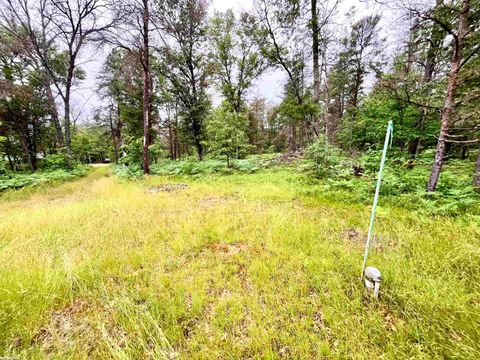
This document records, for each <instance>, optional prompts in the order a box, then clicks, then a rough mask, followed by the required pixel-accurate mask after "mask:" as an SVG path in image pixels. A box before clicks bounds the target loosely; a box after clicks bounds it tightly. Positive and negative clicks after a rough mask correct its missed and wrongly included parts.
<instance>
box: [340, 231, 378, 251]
mask: <svg viewBox="0 0 480 360" xmlns="http://www.w3.org/2000/svg"><path fill="white" fill-rule="evenodd" d="M367 235H368V234H367V233H366V232H364V231H361V230H359V229H357V228H354V227H352V228H348V229H347V230H345V231H344V232H343V233H342V237H343V238H344V239H346V240H348V242H349V243H350V244H352V245H354V246H356V247H364V246H365V242H366V241H367ZM372 246H373V247H374V248H381V244H380V242H379V241H378V237H377V235H373V240H372Z"/></svg>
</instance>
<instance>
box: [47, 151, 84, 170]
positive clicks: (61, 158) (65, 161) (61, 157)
mask: <svg viewBox="0 0 480 360" xmlns="http://www.w3.org/2000/svg"><path fill="white" fill-rule="evenodd" d="M75 165H76V164H75V162H74V160H73V159H72V158H71V157H70V156H69V155H67V154H51V155H48V156H46V157H45V158H44V159H43V160H42V162H41V167H42V169H45V170H65V169H71V168H73V167H74V166H75Z"/></svg>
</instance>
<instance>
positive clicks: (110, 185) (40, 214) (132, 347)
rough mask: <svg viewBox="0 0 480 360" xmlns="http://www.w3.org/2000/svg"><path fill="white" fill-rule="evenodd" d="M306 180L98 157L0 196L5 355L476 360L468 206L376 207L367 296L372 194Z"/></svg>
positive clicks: (291, 174)
mask: <svg viewBox="0 0 480 360" xmlns="http://www.w3.org/2000/svg"><path fill="white" fill-rule="evenodd" d="M183 184H185V185H186V186H185V185H183ZM316 186H317V185H315V184H314V183H312V182H311V181H309V180H308V179H307V178H306V176H305V175H302V174H300V173H297V172H295V171H293V170H289V169H281V168H277V169H271V170H266V171H260V172H258V173H255V174H234V175H229V176H222V175H211V176H206V177H203V178H194V177H172V176H152V177H149V178H148V179H146V180H140V181H126V180H120V179H118V178H116V177H114V176H111V175H110V170H109V169H108V168H106V167H100V168H95V169H94V170H92V171H91V173H90V174H89V175H88V176H86V177H84V178H81V179H78V180H75V181H72V182H68V183H64V184H60V185H56V186H44V187H42V188H37V189H36V190H35V191H32V190H29V192H28V193H24V192H22V190H20V191H18V192H15V193H9V194H6V195H4V196H2V197H0V216H1V217H0V356H9V357H16V358H28V359H35V358H51V359H65V358H75V359H82V358H85V359H86V358H89V359H91V358H105V359H111V358H115V359H145V358H155V359H161V358H165V359H240V358H264V359H283V358H291V359H319V358H325V359H345V358H356V359H357V358H358V359H366V358H369V359H376V358H385V359H403V358H416V359H436V358H437V359H444V358H462V359H477V358H478V357H479V355H480V325H479V324H480V287H479V286H480V221H479V217H478V216H475V215H465V216H460V217H456V218H448V217H439V218H432V217H427V216H426V215H420V214H418V213H415V212H412V211H407V210H404V209H403V210H402V209H396V208H391V207H381V208H380V209H379V214H378V222H377V226H376V233H377V234H378V237H377V238H376V239H375V243H374V245H375V246H374V248H373V249H372V252H371V258H370V259H371V261H370V263H371V264H373V265H376V266H377V267H379V268H380V269H381V270H382V272H383V275H384V283H383V284H382V288H381V296H380V299H379V300H378V301H376V302H375V301H373V300H372V299H371V298H370V297H369V296H368V294H367V293H366V292H365V291H364V289H363V287H362V284H361V283H360V281H359V277H360V270H361V262H362V256H363V243H364V240H365V236H366V229H367V226H368V217H369V212H370V209H369V206H367V205H361V204H344V203H342V202H341V196H339V197H338V198H337V199H335V198H332V197H331V196H323V195H322V193H321V192H318V191H314V190H315V187H316ZM312 194H315V195H312ZM325 195H327V194H325Z"/></svg>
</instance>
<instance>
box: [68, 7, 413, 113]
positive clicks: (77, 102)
mask: <svg viewBox="0 0 480 360" xmlns="http://www.w3.org/2000/svg"><path fill="white" fill-rule="evenodd" d="M367 1H368V0H343V2H342V4H341V6H340V8H339V17H338V19H337V22H338V23H339V24H340V29H342V30H341V32H344V33H341V34H337V35H338V37H343V36H345V35H347V31H348V24H349V23H351V22H352V21H353V20H354V19H347V18H345V16H344V14H345V13H346V12H347V11H348V10H349V9H350V8H351V7H355V8H356V10H357V11H356V16H357V17H358V18H360V17H361V16H365V15H369V14H371V13H379V12H380V11H381V14H382V16H383V17H382V22H381V29H382V36H385V37H386V38H387V49H386V53H387V55H389V56H390V55H391V54H392V53H393V52H394V50H395V48H396V47H398V46H400V44H401V38H402V31H399V29H402V28H404V26H402V25H404V24H402V23H401V20H399V15H398V14H397V13H395V12H393V11H391V10H387V9H381V8H380V7H379V5H378V4H376V3H374V2H371V3H369V2H367ZM252 6H253V0H212V1H211V5H210V9H209V11H210V14H213V13H214V12H215V11H225V10H227V9H230V8H232V9H233V10H234V12H235V13H240V12H241V11H243V10H249V9H251V8H252ZM402 30H403V29H402ZM105 57H106V53H105V52H104V51H97V52H96V53H94V52H92V51H86V52H85V53H84V55H83V60H82V63H81V67H82V68H83V69H84V70H85V71H86V73H87V78H86V80H85V81H83V82H82V84H81V85H80V86H79V87H78V88H77V89H76V90H75V95H74V98H73V104H72V105H73V108H74V113H75V114H78V113H80V112H81V113H82V115H81V116H80V118H79V121H81V122H84V121H88V120H89V119H90V118H91V117H92V114H93V111H94V109H95V108H96V107H98V106H100V105H101V100H100V99H99V97H98V95H97V93H96V91H95V90H96V87H97V76H98V73H99V71H100V69H101V67H102V65H103V62H104V60H105ZM284 80H285V77H284V74H283V72H282V71H281V70H280V69H278V70H270V71H268V72H266V73H265V74H264V75H263V76H262V77H261V78H259V79H258V80H257V81H256V83H255V84H254V86H253V87H252V88H251V89H250V90H249V93H248V98H249V99H252V98H254V97H256V96H258V97H265V98H267V99H269V100H270V101H271V102H275V103H276V102H279V100H280V97H281V95H282V89H283V84H284ZM212 93H213V90H212ZM219 101H220V97H219V96H218V95H215V94H213V102H214V105H215V104H218V102H219Z"/></svg>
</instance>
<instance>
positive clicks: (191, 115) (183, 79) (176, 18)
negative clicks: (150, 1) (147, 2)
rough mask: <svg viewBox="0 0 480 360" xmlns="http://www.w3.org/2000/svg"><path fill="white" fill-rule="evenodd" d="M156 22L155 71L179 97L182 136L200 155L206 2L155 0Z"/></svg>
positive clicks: (206, 70)
mask: <svg viewBox="0 0 480 360" xmlns="http://www.w3.org/2000/svg"><path fill="white" fill-rule="evenodd" d="M158 11H159V14H161V16H159V17H158V20H157V26H158V28H159V30H160V31H159V37H160V39H161V42H162V44H161V46H159V47H158V48H156V50H157V51H158V53H159V55H160V66H159V71H160V72H161V73H162V75H163V76H165V78H166V79H167V81H168V83H169V85H170V87H171V89H172V91H174V93H175V95H176V96H177V97H178V100H179V115H180V117H181V120H182V125H183V129H184V133H185V137H186V138H187V139H189V140H190V141H191V142H192V143H193V145H194V146H195V149H196V151H197V156H198V159H199V160H200V161H201V160H202V159H203V155H204V148H203V142H204V140H205V139H204V137H205V118H206V116H207V113H208V110H209V108H210V99H209V96H208V94H207V92H206V89H207V86H208V79H209V77H210V76H211V74H212V66H211V62H210V61H209V59H208V56H207V55H208V54H207V53H206V41H207V6H206V3H205V2H204V1H202V0H180V1H177V0H165V1H159V3H158Z"/></svg>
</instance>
